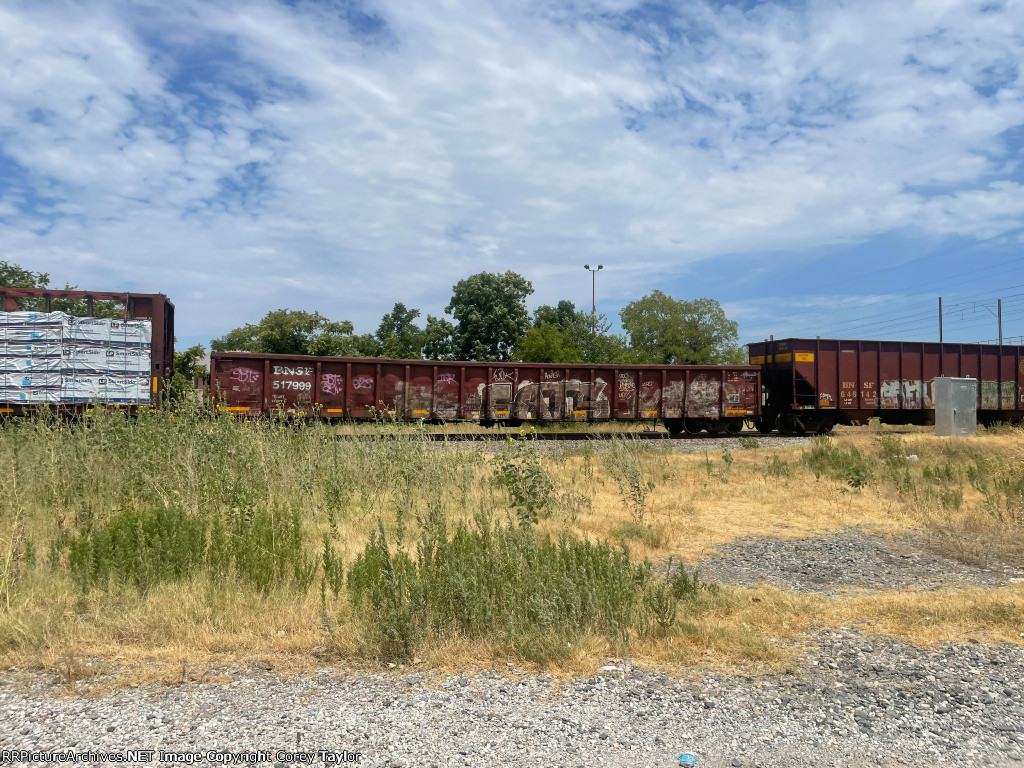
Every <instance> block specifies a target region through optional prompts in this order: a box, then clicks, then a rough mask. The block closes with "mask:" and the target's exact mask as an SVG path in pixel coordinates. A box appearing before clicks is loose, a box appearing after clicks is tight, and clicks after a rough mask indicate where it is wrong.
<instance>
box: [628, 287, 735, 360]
mask: <svg viewBox="0 0 1024 768" xmlns="http://www.w3.org/2000/svg"><path fill="white" fill-rule="evenodd" d="M620 317H621V318H622V327H623V328H624V329H625V330H626V334H627V335H628V336H629V346H630V349H631V350H632V353H633V354H634V355H635V356H636V358H637V360H638V361H639V362H645V363H656V364H658V365H683V364H691V365H718V364H723V363H741V362H743V351H742V349H741V348H740V346H739V333H738V326H737V324H736V323H735V322H733V321H732V320H730V319H729V318H728V317H726V316H725V312H724V311H723V310H722V307H721V305H719V303H718V302H717V301H715V300H714V299H693V300H690V301H680V300H677V299H673V298H672V297H671V296H669V295H667V294H665V293H662V292H661V291H654V292H653V293H651V294H648V295H647V296H644V297H643V298H642V299H639V300H637V301H634V302H631V303H629V304H627V305H626V306H625V307H623V308H622V312H621V313H620Z"/></svg>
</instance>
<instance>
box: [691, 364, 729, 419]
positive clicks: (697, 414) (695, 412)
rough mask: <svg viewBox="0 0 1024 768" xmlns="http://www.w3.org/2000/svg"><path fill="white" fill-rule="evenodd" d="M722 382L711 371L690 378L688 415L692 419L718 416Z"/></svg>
mask: <svg viewBox="0 0 1024 768" xmlns="http://www.w3.org/2000/svg"><path fill="white" fill-rule="evenodd" d="M720 384H721V382H720V381H719V380H718V377H717V376H715V375H712V374H710V373H700V374H697V375H696V376H694V377H693V379H691V380H690V386H689V388H688V389H687V392H686V416H687V418H690V419H702V418H703V419H715V418H718V415H719V408H718V396H719V392H720Z"/></svg>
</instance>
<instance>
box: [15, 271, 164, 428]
mask: <svg viewBox="0 0 1024 768" xmlns="http://www.w3.org/2000/svg"><path fill="white" fill-rule="evenodd" d="M17 299H43V300H44V301H45V302H46V308H47V311H49V307H50V302H51V301H52V300H53V299H84V300H86V301H87V302H88V305H89V306H90V307H91V306H92V301H93V300H95V301H116V302H120V303H121V304H123V305H124V319H126V320H151V321H152V324H153V333H152V339H151V347H150V355H151V371H150V375H151V380H152V382H153V384H152V386H153V390H152V394H153V395H155V396H159V395H160V394H161V393H162V392H163V390H164V386H165V380H166V379H169V378H170V377H171V376H173V375H174V304H173V303H172V302H171V301H170V300H168V298H167V296H165V295H164V294H162V293H134V292H121V293H119V292H116V291H78V290H74V291H66V290H54V289H50V288H2V287H0V310H2V311H16V310H17V309H18V304H17ZM85 316H86V317H88V316H91V315H88V314H87V315H85ZM3 409H4V411H7V410H9V411H10V412H11V413H12V414H15V415H16V414H18V413H22V412H27V411H28V410H29V409H25V408H23V407H19V406H17V405H16V404H4V405H3ZM31 410H35V409H31ZM2 412H3V411H0V413H2Z"/></svg>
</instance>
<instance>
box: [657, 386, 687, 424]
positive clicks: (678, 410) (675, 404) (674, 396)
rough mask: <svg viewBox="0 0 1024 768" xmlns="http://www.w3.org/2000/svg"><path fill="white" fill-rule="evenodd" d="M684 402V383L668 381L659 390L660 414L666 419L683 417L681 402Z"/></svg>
mask: <svg viewBox="0 0 1024 768" xmlns="http://www.w3.org/2000/svg"><path fill="white" fill-rule="evenodd" d="M685 400H686V382H685V381H683V380H682V379H680V380H679V381H670V382H669V383H668V384H666V385H665V386H664V387H663V388H662V390H661V403H662V406H661V407H662V414H663V415H664V416H665V418H666V419H679V418H682V416H683V402H685Z"/></svg>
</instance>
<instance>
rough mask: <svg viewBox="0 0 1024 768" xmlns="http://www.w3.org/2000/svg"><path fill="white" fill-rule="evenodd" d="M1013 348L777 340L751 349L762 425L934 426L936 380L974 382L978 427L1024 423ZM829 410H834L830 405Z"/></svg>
mask: <svg viewBox="0 0 1024 768" xmlns="http://www.w3.org/2000/svg"><path fill="white" fill-rule="evenodd" d="M1022 352H1024V347H1020V346H1006V345H1004V346H1002V347H1000V346H998V345H990V344H988V345H980V344H936V343H928V342H900V341H855V340H851V341H836V340H831V339H781V340H778V341H776V340H772V341H768V342H763V343H758V344H751V345H750V360H751V362H752V363H754V364H757V365H761V366H762V378H763V380H764V382H765V386H766V391H767V398H766V401H765V407H764V412H763V413H762V416H761V421H760V423H761V425H762V426H763V427H765V428H772V427H778V428H780V429H783V430H785V431H821V430H823V429H828V428H830V427H831V425H832V424H835V423H846V424H856V423H862V422H864V421H866V420H867V419H868V418H871V417H878V418H880V419H881V420H882V421H883V422H886V423H893V424H928V423H933V422H934V409H935V398H934V392H933V387H934V379H935V378H936V377H937V376H940V375H941V376H953V377H965V378H973V379H977V380H978V419H979V421H981V422H982V423H993V422H995V421H1000V420H1006V421H1019V420H1021V419H1022V418H1024V399H1022V393H1021V389H1022V384H1024V368H1022V366H1021V357H1022ZM833 403H834V405H833Z"/></svg>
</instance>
